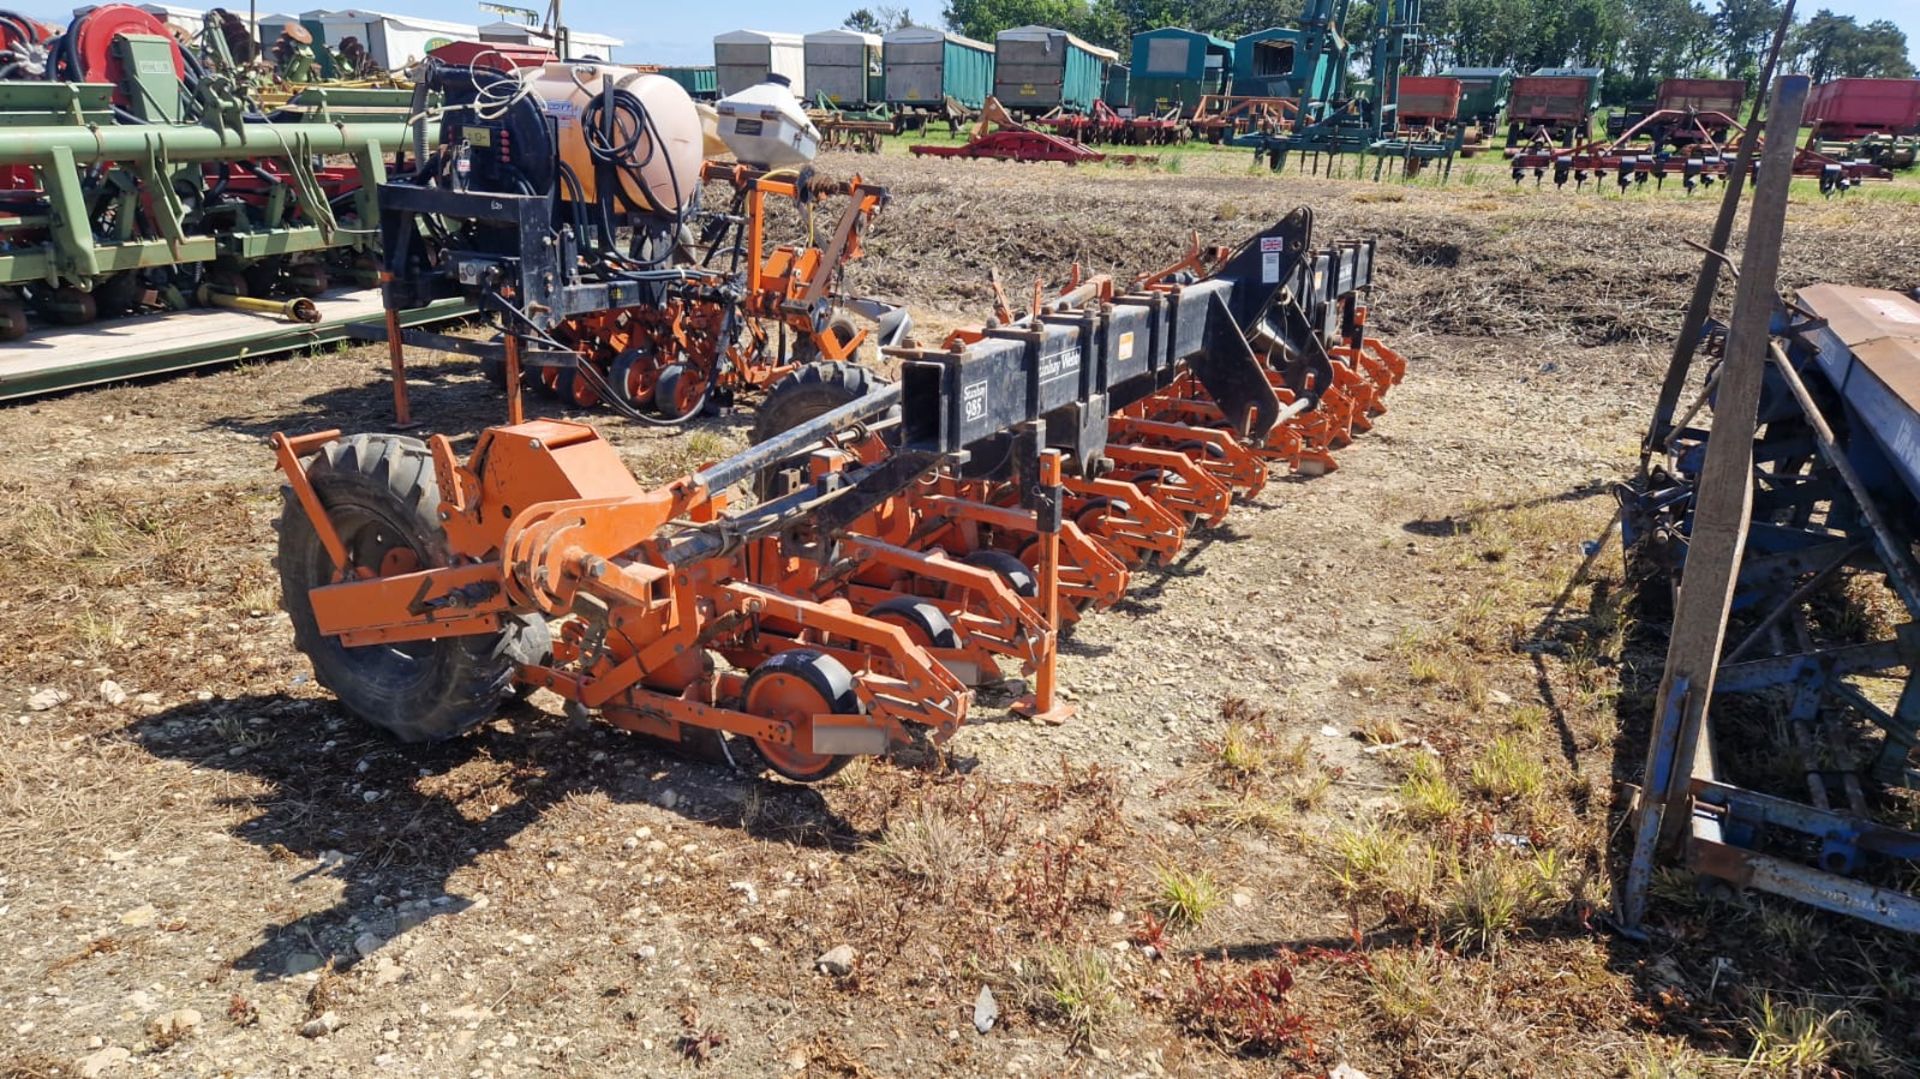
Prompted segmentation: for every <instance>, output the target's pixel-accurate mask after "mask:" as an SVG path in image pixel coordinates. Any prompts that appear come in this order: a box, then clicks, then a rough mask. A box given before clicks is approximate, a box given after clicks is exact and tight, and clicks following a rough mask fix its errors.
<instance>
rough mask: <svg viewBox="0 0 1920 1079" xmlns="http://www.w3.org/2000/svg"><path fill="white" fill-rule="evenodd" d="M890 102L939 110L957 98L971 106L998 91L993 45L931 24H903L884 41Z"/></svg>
mask: <svg viewBox="0 0 1920 1079" xmlns="http://www.w3.org/2000/svg"><path fill="white" fill-rule="evenodd" d="M881 57H882V60H881V67H882V69H883V70H884V71H885V72H886V75H885V79H886V84H887V89H886V101H887V104H888V105H891V106H893V107H894V108H901V109H937V108H939V107H940V105H941V103H942V101H944V100H945V99H946V98H949V97H950V98H952V99H954V100H955V101H958V102H959V103H960V104H962V105H965V106H966V107H967V108H969V109H977V108H979V107H980V106H982V105H984V104H986V102H987V96H988V95H989V94H991V93H993V46H992V45H989V44H987V43H986V42H984V41H975V40H973V39H972V38H970V37H961V36H960V35H959V34H949V33H947V32H945V31H943V30H934V29H930V28H928V27H925V26H903V27H901V28H900V29H898V30H895V31H893V32H892V33H890V34H888V35H887V36H886V38H885V39H883V41H882V43H881Z"/></svg>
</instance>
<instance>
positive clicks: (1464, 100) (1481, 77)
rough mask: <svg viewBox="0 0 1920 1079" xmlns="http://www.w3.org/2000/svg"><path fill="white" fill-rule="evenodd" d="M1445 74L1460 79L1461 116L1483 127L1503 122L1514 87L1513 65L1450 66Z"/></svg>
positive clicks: (1484, 129)
mask: <svg viewBox="0 0 1920 1079" xmlns="http://www.w3.org/2000/svg"><path fill="white" fill-rule="evenodd" d="M1440 74H1441V76H1442V77H1444V78H1449V79H1459V80H1460V119H1461V121H1462V122H1464V123H1469V124H1473V125H1475V126H1477V127H1479V128H1480V130H1482V131H1491V130H1493V129H1494V128H1495V127H1497V126H1499V123H1500V114H1501V113H1502V112H1504V111H1506V107H1507V92H1508V91H1510V90H1512V89H1513V69H1512V68H1510V67H1450V68H1448V69H1446V70H1445V71H1442V72H1441V73H1440Z"/></svg>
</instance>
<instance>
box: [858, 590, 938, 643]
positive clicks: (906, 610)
mask: <svg viewBox="0 0 1920 1079" xmlns="http://www.w3.org/2000/svg"><path fill="white" fill-rule="evenodd" d="M867 617H868V618H871V619H873V620H874V621H876V622H885V623H887V624H888V625H890V626H899V627H900V628H901V629H904V630H906V631H907V637H908V638H909V639H911V640H912V641H913V643H914V644H917V645H919V646H920V647H922V648H958V647H960V636H959V634H957V633H955V632H954V631H953V623H952V622H951V621H948V619H947V613H946V612H945V611H943V610H941V609H940V608H938V607H935V606H934V605H933V604H931V603H928V602H927V601H926V600H924V599H918V598H916V597H913V596H895V597H893V598H892V599H889V600H882V601H881V602H879V603H876V604H874V605H873V608H872V609H871V610H869V611H867Z"/></svg>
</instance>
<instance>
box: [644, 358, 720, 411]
mask: <svg viewBox="0 0 1920 1079" xmlns="http://www.w3.org/2000/svg"><path fill="white" fill-rule="evenodd" d="M709 388H710V384H709V380H707V379H706V378H704V377H703V376H702V375H701V373H700V372H699V371H696V370H694V369H693V368H691V367H688V366H687V365H685V364H681V363H670V364H668V365H666V366H665V367H663V368H661V369H660V377H659V380H658V381H656V382H655V383H654V385H653V410H654V411H655V412H658V413H659V414H660V415H662V416H664V417H666V418H667V419H668V420H673V421H676V422H677V421H679V420H690V419H692V418H693V417H694V416H696V415H698V414H699V413H700V410H701V408H702V406H704V405H705V404H706V403H707V390H708V389H709Z"/></svg>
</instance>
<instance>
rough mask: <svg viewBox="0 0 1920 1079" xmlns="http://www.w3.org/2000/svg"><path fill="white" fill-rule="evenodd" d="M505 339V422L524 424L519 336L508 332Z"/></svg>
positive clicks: (524, 411) (525, 418)
mask: <svg viewBox="0 0 1920 1079" xmlns="http://www.w3.org/2000/svg"><path fill="white" fill-rule="evenodd" d="M504 336H505V338H506V346H507V355H506V360H505V362H504V366H505V371H506V377H507V422H508V423H509V424H519V423H525V422H526V421H527V414H526V410H525V408H523V407H522V406H521V403H520V335H519V334H517V333H512V332H509V333H507V334H505V335H504Z"/></svg>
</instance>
